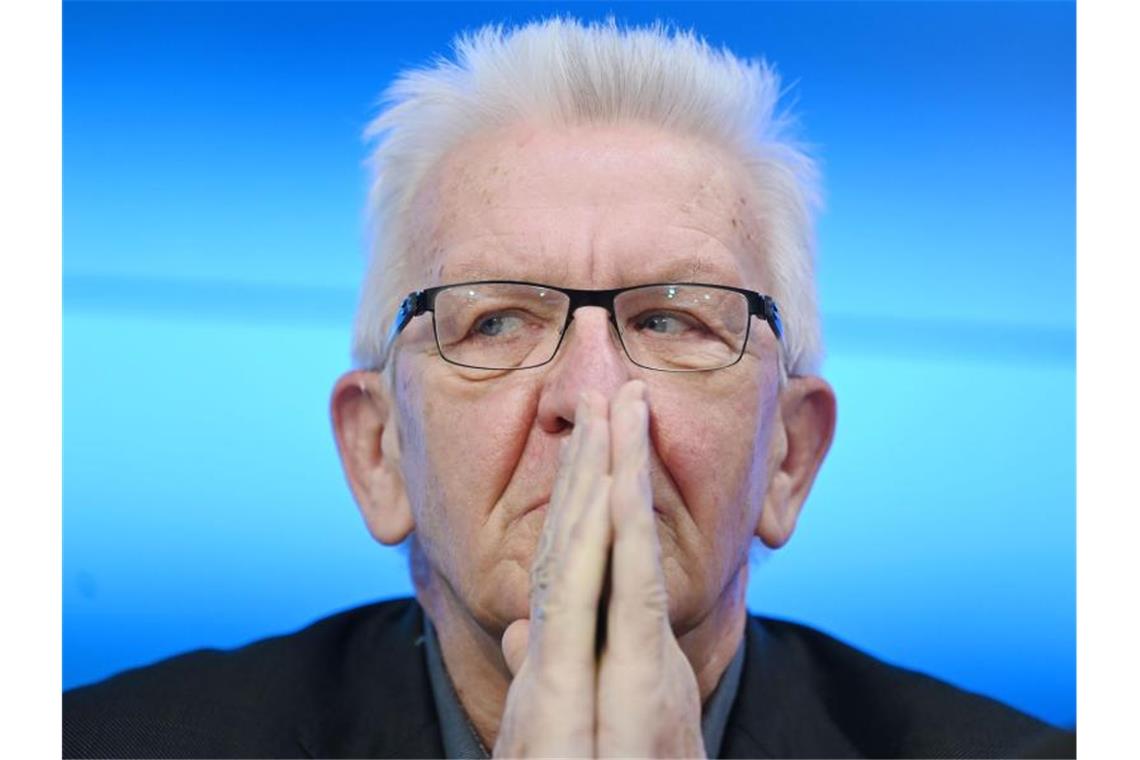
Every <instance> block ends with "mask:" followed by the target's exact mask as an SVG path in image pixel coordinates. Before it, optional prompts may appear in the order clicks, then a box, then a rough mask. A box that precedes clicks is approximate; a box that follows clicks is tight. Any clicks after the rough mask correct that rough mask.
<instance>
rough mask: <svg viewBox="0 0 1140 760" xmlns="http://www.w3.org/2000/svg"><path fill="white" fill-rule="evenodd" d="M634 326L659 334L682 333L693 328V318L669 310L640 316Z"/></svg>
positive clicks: (643, 330)
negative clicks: (671, 312)
mask: <svg viewBox="0 0 1140 760" xmlns="http://www.w3.org/2000/svg"><path fill="white" fill-rule="evenodd" d="M633 326H634V327H635V328H636V329H637V330H640V331H642V332H652V333H657V334H658V335H680V334H681V333H683V332H686V331H688V330H691V329H693V327H694V325H693V322H692V320H691V319H686V318H684V317H682V316H680V315H678V314H670V313H668V312H654V313H652V314H646V315H643V316H641V317H638V318H637V319H636V320H634V323H633Z"/></svg>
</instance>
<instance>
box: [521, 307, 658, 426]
mask: <svg viewBox="0 0 1140 760" xmlns="http://www.w3.org/2000/svg"><path fill="white" fill-rule="evenodd" d="M544 369H545V376H544V378H543V381H542V388H541V390H540V398H539V402H538V424H539V426H540V427H541V428H542V429H543V430H544V431H545V432H547V433H551V434H554V435H557V434H559V433H562V432H564V431H566V430H569V429H571V428H573V426H574V412H575V409H576V408H577V406H578V399H579V398H580V397H581V394H582V393H583V392H585V391H588V390H593V391H597V392H598V393H601V394H602V395H603V396H604V397H605V398H607V399H608V398H612V397H613V395H614V394H615V393H616V392H617V389H618V388H620V387H621V386H622V384H623V383H625V382H626V381H627V380H630V379H632V375H631V372H633V371H634V370H636V367H635V366H634V365H633V364H632V363H631V362H630V361H629V359H628V358H627V357H626V355H625V351H624V350H623V349H622V347H621V341H620V339H619V338H618V335H617V331H616V330H615V329H614V326H613V323H612V322H611V321H610V317H609V313H608V312H607V311H606V310H605V309H603V308H601V307H598V306H582V307H580V308H579V309H577V310H576V311H575V312H574V317H573V319H572V320H571V321H570V325H569V326H568V327H567V328H566V334H565V335H564V336H563V337H562V345H561V346H560V347H559V348H558V353H557V354H556V355H555V357H554V359H553V361H551V363H550V364H549V365H547V366H546V368H544Z"/></svg>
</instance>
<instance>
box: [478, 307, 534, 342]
mask: <svg viewBox="0 0 1140 760" xmlns="http://www.w3.org/2000/svg"><path fill="white" fill-rule="evenodd" d="M521 324H522V320H521V319H519V318H518V317H515V316H511V315H510V314H504V313H499V314H491V315H490V316H487V317H483V318H482V319H480V320H479V321H477V322H476V323H475V325H474V326H473V327H472V328H471V332H473V333H475V334H476V335H481V336H483V337H486V338H497V337H500V336H501V335H503V334H504V333H509V332H512V331H514V330H517V329H518V328H519V326H520V325H521Z"/></svg>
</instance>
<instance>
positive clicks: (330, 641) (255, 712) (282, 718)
mask: <svg viewBox="0 0 1140 760" xmlns="http://www.w3.org/2000/svg"><path fill="white" fill-rule="evenodd" d="M413 607H414V609H413ZM413 613H416V614H418V607H415V603H414V602H413V601H412V600H407V599H405V600H396V601H392V602H383V603H380V604H374V605H369V606H366V607H359V608H356V609H353V610H349V611H347V612H342V613H340V614H337V615H333V616H331V617H328V618H325V619H322V620H319V621H317V622H316V623H313V624H312V625H310V626H308V627H306V628H304V629H302V630H300V631H297V632H295V633H292V634H288V635H284V636H275V637H272V638H268V639H263V640H260V641H256V642H254V643H252V644H249V645H246V646H243V647H241V648H238V649H233V650H217V649H202V650H197V651H194V652H189V653H186V654H182V655H178V656H176V657H172V658H170V659H167V660H163V661H161V662H158V663H156V664H153V665H149V666H146V667H142V668H136V669H133V670H128V671H125V672H123V673H120V674H118V675H116V676H113V677H111V678H109V679H107V680H105V681H102V682H99V683H96V684H93V685H90V686H83V687H80V688H76V689H72V690H70V691H67V692H65V693H64V695H63V755H64V757H99V756H113V757H139V756H148V757H158V756H162V757H190V756H199V757H202V756H209V757H239V756H240V757H270V756H275V757H281V756H297V755H300V754H304V753H306V752H307V750H306V749H305V746H304V744H305V742H304V738H303V737H302V736H301V735H300V733H299V732H300V731H302V730H303V729H304V727H305V726H306V725H307V724H308V723H309V722H311V721H312V720H313V719H314V716H320V715H322V714H324V712H325V711H326V709H327V707H328V705H330V704H334V703H336V702H337V701H339V700H340V699H342V698H343V695H344V693H345V692H346V691H351V690H352V688H353V682H354V681H355V680H356V676H357V672H358V671H359V670H360V668H361V666H362V663H367V662H368V661H369V660H374V659H376V658H377V657H380V658H383V655H384V653H385V652H386V651H395V648H392V647H385V646H384V641H383V640H384V639H385V638H386V637H387V638H391V637H393V636H400V635H401V634H404V635H412V633H413V631H412V629H413V628H414V626H412V625H410V624H409V618H410V617H411V616H412V615H413ZM381 670H382V668H381Z"/></svg>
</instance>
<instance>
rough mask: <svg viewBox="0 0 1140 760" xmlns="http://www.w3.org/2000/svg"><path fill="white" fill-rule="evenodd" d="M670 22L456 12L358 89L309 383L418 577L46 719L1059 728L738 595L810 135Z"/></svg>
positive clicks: (984, 739)
mask: <svg viewBox="0 0 1140 760" xmlns="http://www.w3.org/2000/svg"><path fill="white" fill-rule="evenodd" d="M778 89H779V86H778V82H777V79H776V77H775V76H774V75H773V74H772V72H771V71H769V70H768V69H767V68H766V67H764V66H762V65H757V64H751V63H746V62H742V61H740V60H738V59H736V58H734V57H732V56H731V55H729V54H727V53H722V52H716V51H713V50H711V49H709V48H708V47H707V46H706V45H705V44H703V43H701V42H700V41H698V40H696V39H695V38H693V37H692V36H690V35H685V34H671V33H669V32H667V31H664V30H662V29H645V30H621V29H619V28H617V27H616V26H615V25H614V24H612V23H611V24H608V25H601V26H592V27H585V26H582V25H580V24H577V23H574V22H571V21H564V20H553V21H548V22H544V23H539V24H533V25H529V26H526V27H523V28H520V29H516V30H512V31H509V32H504V31H503V30H500V29H486V30H483V31H482V32H479V33H478V34H475V35H474V36H471V37H467V38H464V39H463V40H461V41H460V43H459V45H458V60H457V62H455V63H439V64H436V65H435V66H434V67H432V68H429V69H426V70H418V71H414V72H410V73H407V74H405V75H404V76H403V77H401V78H400V80H399V81H398V82H397V83H396V85H395V86H394V87H393V89H392V90H391V100H390V103H389V105H388V107H387V109H386V110H385V111H384V113H383V114H381V116H380V117H379V118H378V119H377V121H376V122H375V124H374V125H373V130H372V133H373V134H374V135H375V136H376V137H377V138H378V140H379V146H378V149H377V151H376V154H375V157H374V158H375V160H374V168H375V172H376V180H375V186H374V192H373V195H372V200H371V203H372V215H373V217H372V218H373V221H374V222H375V238H374V250H373V258H372V264H371V269H370V272H369V275H368V279H367V282H366V283H365V287H364V290H363V298H362V302H361V306H360V311H359V318H358V323H357V332H356V340H355V356H356V360H357V362H358V366H359V367H360V369H358V370H355V371H352V372H349V373H347V374H346V375H344V377H342V378H341V379H340V381H339V382H338V383H337V385H336V387H335V389H334V391H333V396H332V416H333V421H334V427H335V431H336V438H337V443H338V446H339V449H340V454H341V458H342V460H343V463H344V468H345V472H346V474H347V477H348V481H349V483H350V485H351V488H352V491H353V494H354V495H355V497H356V501H357V502H358V504H359V505H360V509H361V511H362V513H363V515H364V519H365V521H366V523H367V525H368V528H369V530H370V531H371V533H372V535H373V536H374V537H375V538H376V539H377V540H378V541H380V542H381V543H384V544H398V543H402V542H405V543H407V544H408V545H409V547H410V558H411V567H412V575H413V578H414V582H415V588H416V600H415V601H412V600H399V601H394V602H388V603H384V604H380V605H375V606H372V607H368V608H363V609H360V610H354V611H351V612H348V613H344V614H342V615H338V616H336V617H333V618H329V619H327V620H324V621H321V622H319V623H317V624H315V625H314V626H312V627H310V628H308V629H306V630H304V631H301V632H299V633H297V634H293V635H291V636H286V637H281V638H277V639H271V640H267V641H264V642H259V643H256V644H253V645H251V646H249V647H246V648H244V649H242V650H238V651H236V652H227V653H219V652H205V653H195V654H190V655H185V656H183V657H180V658H175V659H173V660H170V661H167V662H166V663H162V664H160V665H158V666H154V667H152V668H148V669H143V670H140V671H135V672H132V673H128V674H125V675H122V676H119V677H118V678H116V679H112V680H111V681H109V682H107V683H105V684H102V685H97V686H95V687H91V688H87V689H81V690H78V691H75V692H71V693H69V694H68V695H67V697H66V698H65V724H64V739H65V753H67V754H71V755H81V754H111V755H134V754H144V755H160V754H172V755H209V756H264V755H299V754H308V755H315V756H359V755H390V756H425V755H426V756H443V755H446V756H448V757H478V756H486V755H489V754H491V753H492V752H493V753H494V754H496V755H503V756H571V755H572V756H594V755H623V756H638V757H649V756H670V757H698V756H703V755H706V754H707V755H710V756H715V755H723V756H766V757H779V756H833V757H838V756H845V757H846V756H898V755H917V756H939V755H946V756H949V755H954V756H969V755H993V754H996V755H1016V754H1026V753H1028V754H1034V753H1048V752H1053V751H1064V750H1065V749H1068V748H1070V747H1071V736H1069V735H1066V734H1063V733H1060V732H1056V731H1054V730H1053V729H1051V728H1049V727H1047V726H1045V725H1044V724H1041V723H1039V722H1037V721H1035V720H1033V719H1031V718H1029V717H1028V716H1025V715H1022V714H1020V713H1017V712H1015V711H1013V710H1011V709H1009V708H1006V707H1004V706H1002V705H999V704H997V703H995V702H992V701H990V700H987V699H984V698H982V697H978V696H975V695H971V694H967V693H964V692H961V691H958V690H956V689H954V688H952V687H950V686H948V685H945V684H942V683H939V682H936V681H934V680H932V679H929V678H926V677H924V676H921V675H918V674H915V673H911V672H907V671H903V670H900V669H897V668H893V667H891V666H888V665H886V664H883V663H880V662H878V661H876V660H874V659H872V658H870V657H869V656H867V655H864V654H862V653H859V652H857V651H855V650H853V649H851V648H849V647H846V646H844V645H843V644H841V643H839V642H837V641H835V640H833V639H829V638H827V637H826V636H824V635H822V634H820V633H817V632H814V631H812V630H810V629H807V628H803V627H800V626H796V625H791V624H788V623H782V622H777V621H772V620H763V619H759V618H754V617H749V615H748V612H747V609H746V607H745V589H746V586H747V583H748V573H749V554H750V549H751V546H752V544H753V541H754V539H759V541H760V542H762V543H763V544H764V545H765V546H767V547H771V548H776V547H779V546H781V545H783V544H784V543H785V542H787V541H788V539H789V538H790V537H791V535H792V533H793V531H794V529H795V526H796V520H797V517H798V515H799V512H800V509H801V507H802V506H803V503H804V501H805V499H806V497H807V495H808V492H809V490H810V489H811V485H812V482H813V480H814V478H815V475H816V472H817V471H818V469H819V466H820V464H821V463H822V461H823V459H824V456H825V455H826V453H827V450H828V446H829V444H830V442H831V438H832V433H833V430H834V427H835V419H836V404H835V397H834V394H833V392H832V390H831V388H830V387H829V386H828V384H827V383H826V382H825V381H824V380H823V379H821V378H820V377H819V376H818V375H817V374H816V373H817V371H818V367H819V363H820V355H821V349H820V337H819V319H818V314H817V310H816V305H815V299H814V284H813V281H812V234H811V209H812V206H813V200H814V195H815V194H814V190H813V184H812V182H813V177H814V172H813V165H812V163H811V161H810V160H809V159H808V158H807V157H806V156H805V155H803V154H802V153H801V152H800V151H799V150H797V148H796V147H795V145H794V144H792V143H791V142H789V141H788V140H787V138H786V136H785V135H784V134H783V125H784V124H785V120H784V119H782V118H781V117H779V116H777V115H776V113H775V103H776V99H777V94H778Z"/></svg>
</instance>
